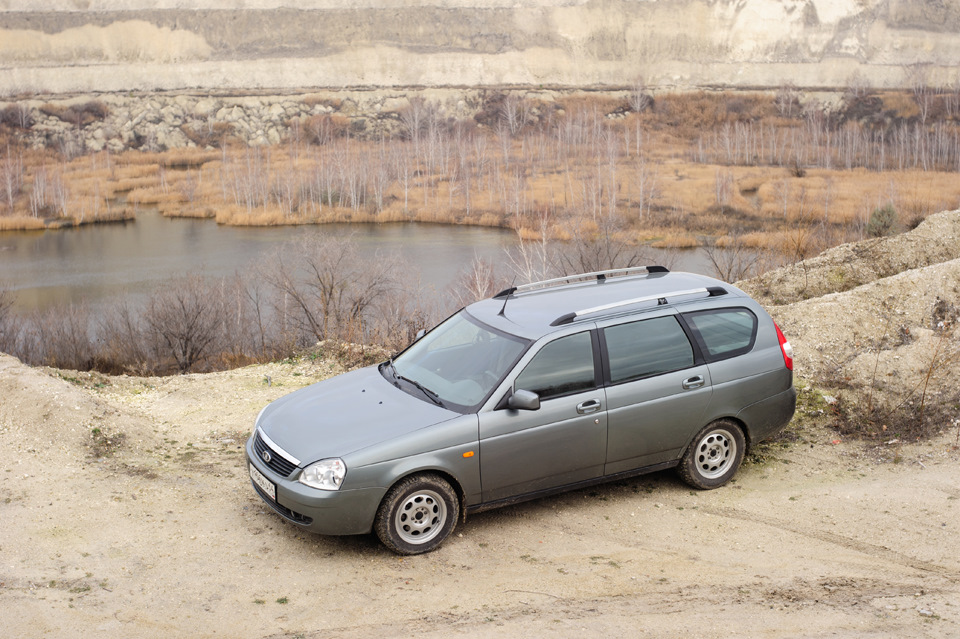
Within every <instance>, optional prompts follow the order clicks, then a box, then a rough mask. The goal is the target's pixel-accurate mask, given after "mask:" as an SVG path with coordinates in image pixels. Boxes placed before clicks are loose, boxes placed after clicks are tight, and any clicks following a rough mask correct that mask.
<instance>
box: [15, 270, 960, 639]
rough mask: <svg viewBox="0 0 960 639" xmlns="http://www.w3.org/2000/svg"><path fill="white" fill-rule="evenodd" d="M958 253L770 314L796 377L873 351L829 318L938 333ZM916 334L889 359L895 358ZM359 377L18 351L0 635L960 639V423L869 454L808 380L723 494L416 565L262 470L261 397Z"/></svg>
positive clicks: (488, 528) (656, 489) (667, 486)
mask: <svg viewBox="0 0 960 639" xmlns="http://www.w3.org/2000/svg"><path fill="white" fill-rule="evenodd" d="M955 262H956V261H955V260H954V261H952V262H951V261H947V262H943V263H942V264H933V265H929V266H925V268H924V270H918V271H910V272H907V273H902V274H900V275H897V276H892V277H885V278H879V279H877V280H875V281H873V282H868V283H865V284H862V285H860V286H857V287H855V288H853V289H851V290H849V291H846V292H839V293H827V294H826V295H824V296H823V297H819V298H814V299H808V300H806V301H803V302H798V303H796V304H791V305H785V306H778V307H774V308H773V310H774V314H775V315H777V316H779V317H780V318H781V319H782V320H786V321H785V323H787V324H790V327H791V330H792V331H793V332H792V333H791V332H790V331H789V330H788V335H790V337H791V340H793V341H794V345H795V347H796V348H797V351H798V365H799V367H800V372H801V374H805V373H804V367H806V370H807V371H810V370H813V369H814V365H815V363H816V362H817V361H818V359H822V357H823V356H824V353H825V352H828V351H829V352H836V351H837V350H838V349H840V348H847V349H848V350H850V351H851V352H854V351H856V346H855V344H854V342H855V340H856V339H861V338H856V337H854V336H853V334H852V333H853V331H852V330H851V328H850V325H849V324H848V323H846V322H838V321H831V320H835V319H836V318H837V317H838V316H840V315H842V314H843V313H846V314H848V315H853V314H854V313H855V312H860V313H869V312H871V310H870V309H871V308H872V306H871V304H873V303H874V302H875V301H876V300H878V299H886V297H885V296H889V295H891V294H893V293H892V292H895V291H900V290H905V291H909V294H907V293H904V296H905V299H907V300H910V299H912V298H911V297H910V296H911V295H916V299H917V300H918V301H917V302H916V307H917V308H918V309H919V310H917V311H916V312H910V313H907V312H904V313H903V314H902V315H898V316H897V317H898V318H899V319H902V322H901V323H903V324H904V325H905V326H908V327H913V330H914V331H922V330H931V334H930V339H933V337H932V336H933V335H934V332H932V329H923V327H922V326H921V324H925V323H929V319H928V316H927V314H926V313H927V311H926V310H924V307H923V306H922V305H924V304H927V302H928V301H929V298H928V297H927V295H928V293H929V291H926V290H925V288H924V287H925V286H928V285H929V286H931V287H933V286H937V287H940V288H938V290H940V291H941V294H949V295H952V297H951V298H950V299H951V300H952V303H957V299H956V295H957V294H956V291H955V290H954V291H953V292H952V293H951V292H950V288H949V286H945V285H944V284H943V280H942V279H938V277H933V276H932V275H931V273H933V271H930V270H928V269H937V270H936V271H935V274H936V275H938V276H939V277H944V278H950V277H952V278H954V279H953V280H952V281H953V282H954V283H955V282H957V281H958V279H957V277H958V276H957V270H958V269H960V266H958V265H957V264H956V263H955ZM911 273H912V275H911ZM808 275H809V273H808ZM910 278H912V279H910ZM947 281H948V282H949V281H950V280H947ZM871 287H872V288H871ZM955 288H956V287H955V286H954V289H955ZM931 290H932V289H931ZM838 309H842V313H841V312H840V311H838ZM914 316H915V318H914ZM861 320H863V321H861V322H860V325H861V326H862V329H861V332H863V331H866V330H867V328H866V326H867V324H868V322H866V321H865V319H864V318H862V317H861ZM918 342H919V340H918V341H913V342H910V343H904V344H900V343H897V344H890V345H889V348H887V347H884V349H885V350H884V351H883V352H884V353H888V354H889V356H890V362H889V365H890V366H891V367H895V366H899V365H900V364H899V362H901V361H904V360H909V359H910V357H912V356H911V352H912V351H911V350H910V349H911V348H913V349H917V346H916V344H917V343H918ZM818 349H819V350H818ZM897 349H901V350H897ZM818 353H819V355H818ZM894 354H896V355H894ZM895 356H896V357H898V358H899V359H894V357H895ZM885 357H886V355H885ZM916 357H917V358H919V359H913V360H910V362H909V366H913V367H914V368H917V367H918V366H919V364H918V362H919V363H922V361H923V357H924V355H923V353H921V352H920V351H917V354H916ZM854 359H855V358H854ZM849 367H850V368H849V370H850V371H851V374H855V372H856V370H857V364H856V362H855V361H854V360H853V359H851V360H850V363H849ZM891 370H894V369H891ZM896 370H898V371H899V369H896ZM338 371H339V368H338V367H337V366H336V365H332V364H329V363H327V362H324V361H322V360H318V361H315V362H314V361H310V360H303V361H299V362H285V363H275V364H270V365H267V366H257V367H249V368H244V369H240V370H236V371H229V372H225V373H217V374H209V375H188V376H183V377H175V378H163V379H159V378H158V379H142V378H129V377H104V376H100V375H95V374H94V375H92V374H78V373H72V372H67V371H56V370H49V369H34V368H30V367H26V366H23V365H22V364H20V363H19V362H18V361H17V360H15V359H13V358H11V357H7V356H0V398H2V400H0V451H2V455H0V618H2V619H3V633H2V634H3V635H5V636H24V637H40V636H50V637H61V636H70V637H74V636H96V637H107V638H112V637H124V638H126V637H156V636H197V637H214V636H221V637H369V636H374V635H379V636H388V637H393V636H399V637H408V636H418V637H447V636H471V637H499V636H516V635H518V634H522V633H526V634H528V635H529V636H536V637H570V636H577V637H610V636H625V635H629V636H638V637H678V636H690V637H703V638H711V637H717V638H720V637H723V638H726V637H730V636H737V637H791V638H793V637H820V636H827V635H830V636H843V637H891V636H896V637H938V638H939V637H960V553H958V552H957V550H956V548H957V546H956V540H957V539H958V538H960V516H958V515H960V512H958V511H960V472H958V471H957V463H958V458H960V452H958V447H957V444H958V437H960V426H958V425H957V423H955V422H954V423H949V422H945V423H944V424H943V425H942V429H941V432H940V433H939V434H938V435H936V436H935V437H934V438H933V439H932V440H930V441H927V442H924V443H920V444H903V443H896V442H895V443H891V444H886V443H884V444H880V445H879V446H876V445H874V446H867V445H865V444H863V443H858V442H851V441H846V440H844V439H843V438H841V437H839V436H838V435H837V434H836V432H835V431H833V430H831V429H830V428H829V426H828V422H829V410H826V411H825V410H824V407H825V404H824V403H823V398H822V397H821V396H820V394H819V393H817V392H814V391H811V390H808V389H804V390H803V391H802V392H801V400H802V401H801V408H800V411H799V412H798V418H797V419H796V420H795V422H794V424H793V425H791V427H790V429H789V431H788V433H787V434H788V437H786V438H785V439H784V440H783V441H780V442H776V443H774V444H773V445H770V446H766V447H764V448H763V449H762V450H761V451H760V454H759V455H755V456H754V457H752V458H751V459H750V460H749V463H747V464H746V465H745V466H744V467H743V468H742V469H741V471H740V473H739V474H738V476H737V478H736V479H735V481H734V482H733V483H732V484H730V485H728V486H727V487H725V488H722V489H720V490H716V491H710V492H697V491H692V490H690V489H689V488H687V487H685V485H683V484H682V483H680V481H679V480H677V479H676V478H675V476H674V475H673V473H670V472H665V473H658V474H654V475H649V476H645V477H640V478H636V479H631V480H627V481H621V482H616V483H613V484H608V485H605V486H601V487H596V488H593V489H589V490H584V491H579V492H573V493H569V494H566V495H562V496H559V497H553V498H549V499H543V500H540V501H536V502H531V503H527V504H523V505H519V506H514V507H510V508H506V509H502V510H498V511H492V512H488V513H483V514H479V515H475V516H471V517H470V518H469V519H468V520H467V521H466V523H463V524H460V525H459V526H458V527H457V529H456V531H455V532H454V535H453V536H452V537H451V538H450V539H449V540H447V542H446V543H445V544H444V545H443V546H442V547H441V548H440V549H439V550H438V551H436V552H434V553H431V554H428V555H426V556H420V557H414V558H400V557H397V556H395V555H393V554H391V553H389V552H388V551H386V550H385V549H384V548H383V547H381V546H380V545H379V543H378V542H377V540H376V538H375V537H372V536H364V537H347V538H324V537H317V536H312V535H304V534H301V533H300V532H299V531H298V530H297V529H296V528H294V527H293V526H290V525H287V524H285V523H284V522H283V521H282V520H280V518H278V517H277V516H276V515H275V514H273V513H272V511H270V510H269V509H268V508H267V507H266V506H264V505H262V504H261V503H260V501H259V498H257V497H256V496H255V494H254V493H253V490H252V489H251V487H250V485H249V481H248V479H247V477H246V473H245V467H244V461H243V453H242V444H243V441H244V440H245V438H246V437H247V435H248V434H249V431H250V429H251V427H252V425H253V420H254V418H255V417H256V415H257V413H258V411H259V410H260V409H261V408H262V406H264V405H265V404H266V403H267V402H268V401H270V400H272V399H274V398H277V397H279V396H281V395H283V394H285V393H288V392H290V391H291V390H293V389H295V388H299V387H301V386H303V385H305V384H307V383H310V382H312V381H315V380H317V379H320V378H323V377H326V376H329V375H331V374H334V373H336V372H338ZM907 372H908V371H907V369H906V368H905V369H904V370H903V371H902V374H904V375H906V374H907ZM898 374H901V372H898ZM268 379H269V384H268Z"/></svg>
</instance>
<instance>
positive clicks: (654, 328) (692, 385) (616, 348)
mask: <svg viewBox="0 0 960 639" xmlns="http://www.w3.org/2000/svg"><path fill="white" fill-rule="evenodd" d="M600 338H601V344H602V348H603V353H604V363H603V368H604V371H603V372H604V376H605V378H606V379H607V380H608V386H607V419H608V436H607V459H606V465H605V468H604V474H607V475H609V474H613V473H618V472H623V471H628V470H633V469H635V468H641V467H644V466H652V465H655V464H660V463H663V462H667V461H671V460H674V459H676V458H677V457H678V456H679V455H680V454H681V453H682V451H683V448H684V447H685V446H686V444H687V442H689V441H690V438H691V437H693V435H694V434H696V431H697V430H699V429H700V428H701V427H702V426H703V423H702V422H703V414H704V412H705V410H706V408H707V406H708V405H709V403H710V397H711V393H712V385H711V380H710V371H709V370H708V369H707V366H706V365H705V364H704V363H703V359H702V357H701V356H700V352H699V349H698V348H695V347H694V345H693V344H692V343H691V341H690V339H689V338H688V336H687V332H686V331H685V330H684V327H683V325H682V324H681V322H680V319H679V317H678V316H677V315H676V314H674V313H669V314H665V315H661V316H660V317H653V318H649V319H643V320H639V321H632V322H624V321H623V320H622V319H621V320H619V323H613V322H607V323H605V324H603V325H601V328H600Z"/></svg>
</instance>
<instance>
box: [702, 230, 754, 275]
mask: <svg viewBox="0 0 960 639" xmlns="http://www.w3.org/2000/svg"><path fill="white" fill-rule="evenodd" d="M703 246H704V249H703V250H704V252H705V253H706V255H707V258H709V260H710V264H711V265H712V266H713V272H714V275H715V276H716V277H717V278H718V279H721V280H723V281H724V282H736V281H739V280H742V279H746V278H748V277H750V276H752V275H756V274H757V272H756V271H757V266H758V264H759V259H760V252H759V251H758V250H757V249H755V248H752V247H749V246H747V245H746V244H745V243H744V241H743V237H742V236H741V235H740V234H739V233H735V234H734V235H732V236H731V237H729V238H727V239H726V241H725V242H724V243H723V246H722V247H721V246H718V245H717V244H716V243H709V242H703Z"/></svg>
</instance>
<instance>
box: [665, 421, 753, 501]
mask: <svg viewBox="0 0 960 639" xmlns="http://www.w3.org/2000/svg"><path fill="white" fill-rule="evenodd" d="M746 447H747V446H746V440H745V439H744V437H743V431H742V430H740V427H739V426H738V425H737V424H736V423H735V422H733V421H732V420H729V419H720V420H717V421H715V422H713V423H712V424H709V425H708V426H707V427H706V428H704V429H703V430H701V431H700V432H699V433H698V434H697V436H696V437H694V438H693V442H692V443H691V444H690V447H689V448H687V451H686V452H685V453H684V454H683V459H682V460H681V461H680V466H678V467H677V470H678V471H679V473H680V477H682V478H683V481H685V482H687V483H688V484H690V485H691V486H693V487H694V488H699V489H700V490H709V489H711V488H719V487H720V486H723V485H724V484H725V483H727V482H728V481H730V478H732V477H733V476H734V474H735V473H736V472H737V469H738V468H740V462H742V461H743V454H744V452H745V450H746Z"/></svg>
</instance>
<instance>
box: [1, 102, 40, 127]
mask: <svg viewBox="0 0 960 639" xmlns="http://www.w3.org/2000/svg"><path fill="white" fill-rule="evenodd" d="M0 123H2V124H5V125H7V126H9V127H13V128H16V129H29V128H30V127H32V126H33V113H31V111H30V107H29V106H27V105H26V104H24V103H23V102H17V103H16V104H10V105H7V106H6V107H4V109H3V111H0Z"/></svg>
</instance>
